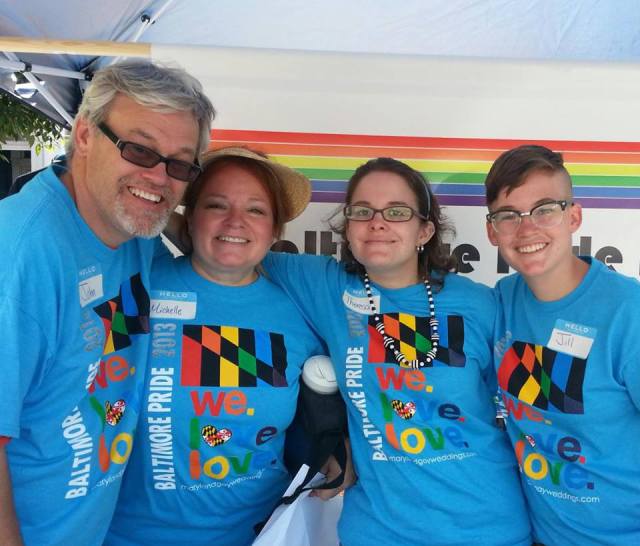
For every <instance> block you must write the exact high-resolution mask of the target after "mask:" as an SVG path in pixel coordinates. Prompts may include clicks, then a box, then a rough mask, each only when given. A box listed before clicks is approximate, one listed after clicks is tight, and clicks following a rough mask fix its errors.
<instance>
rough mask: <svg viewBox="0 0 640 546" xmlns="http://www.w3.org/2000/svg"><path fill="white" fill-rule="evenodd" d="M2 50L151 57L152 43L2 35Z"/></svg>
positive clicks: (0, 46) (0, 45)
mask: <svg viewBox="0 0 640 546" xmlns="http://www.w3.org/2000/svg"><path fill="white" fill-rule="evenodd" d="M0 51H5V52H9V51H13V52H21V53H61V54H65V55H87V56H92V57H103V56H107V57H119V56H122V57H151V44H144V43H142V44H138V43H135V44H134V43H130V42H108V41H93V42H88V41H81V40H39V39H36V38H22V37H16V36H0Z"/></svg>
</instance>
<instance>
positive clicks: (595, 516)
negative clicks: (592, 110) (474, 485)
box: [486, 145, 640, 546]
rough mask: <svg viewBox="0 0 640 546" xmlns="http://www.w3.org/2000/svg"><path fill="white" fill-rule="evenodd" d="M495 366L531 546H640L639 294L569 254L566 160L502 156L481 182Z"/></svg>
mask: <svg viewBox="0 0 640 546" xmlns="http://www.w3.org/2000/svg"><path fill="white" fill-rule="evenodd" d="M486 196H487V206H488V207H489V211H490V212H489V214H488V215H487V233H488V236H489V240H490V241H491V243H492V244H494V245H495V246H497V247H498V249H499V251H500V254H501V255H502V257H503V258H504V259H505V260H506V261H507V263H508V264H509V265H510V266H511V267H513V268H514V269H515V270H516V271H517V273H516V274H514V275H510V276H508V277H506V278H504V279H501V280H500V281H499V282H498V283H497V285H496V288H495V290H496V292H497V294H498V296H499V299H500V302H501V308H502V313H501V316H500V320H499V321H498V328H497V330H496V343H495V351H494V353H495V365H496V368H497V375H498V383H499V388H500V391H501V397H502V399H503V402H504V405H505V408H506V410H507V411H508V415H509V416H508V419H507V429H508V432H509V436H510V437H511V441H512V443H513V447H514V450H515V453H516V457H517V459H518V463H519V466H520V470H521V478H522V484H523V488H524V491H525V494H526V496H527V501H528V506H529V510H530V512H531V519H532V525H533V532H534V537H535V539H536V541H538V542H539V543H541V544H545V545H546V546H556V545H557V546H559V545H562V546H564V545H569V544H571V545H580V546H596V545H598V546H601V545H620V546H622V545H628V544H640V341H638V336H637V335H635V334H636V330H637V329H638V328H639V327H640V325H639V323H638V320H639V319H638V309H640V283H638V281H637V280H635V279H631V278H629V277H625V276H624V275H621V274H619V273H616V272H615V271H613V270H612V269H609V268H607V267H606V266H605V265H604V264H603V263H601V262H599V261H598V260H595V259H593V258H591V257H578V256H575V255H574V254H573V252H572V244H571V236H572V234H573V233H575V232H576V231H577V230H578V228H579V227H580V225H581V223H582V208H581V206H580V205H579V204H578V203H575V202H574V200H573V192H572V183H571V177H570V176H569V173H568V172H567V170H566V168H565V166H564V161H563V157H562V155H561V154H559V153H555V152H553V151H551V150H549V149H548V148H545V147H543V146H534V145H527V146H520V147H518V148H514V149H512V150H509V151H507V152H504V153H503V154H502V155H501V156H500V157H499V158H498V159H497V160H496V161H495V163H494V164H493V166H492V167H491V170H490V171H489V174H488V176H487V179H486Z"/></svg>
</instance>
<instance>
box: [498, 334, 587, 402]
mask: <svg viewBox="0 0 640 546" xmlns="http://www.w3.org/2000/svg"><path fill="white" fill-rule="evenodd" d="M586 366H587V361H586V360H585V359H582V358H578V357H574V356H571V355H568V354H565V353H559V352H557V351H554V350H552V349H548V348H547V347H543V346H542V345H533V344H531V343H525V342H524V341H515V342H514V343H513V345H512V346H511V347H510V348H509V350H508V351H507V352H506V353H505V354H504V357H503V358H502V362H501V363H500V367H499V368H498V384H499V385H500V388H501V389H502V390H503V391H504V392H508V393H509V394H511V395H512V396H515V397H516V398H518V399H519V400H522V401H523V402H526V403H527V404H529V405H531V406H534V407H536V408H539V409H542V410H546V411H554V412H558V413H584V406H583V402H582V384H583V381H584V373H585V369H586Z"/></svg>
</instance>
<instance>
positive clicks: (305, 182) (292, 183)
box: [200, 146, 311, 222]
mask: <svg viewBox="0 0 640 546" xmlns="http://www.w3.org/2000/svg"><path fill="white" fill-rule="evenodd" d="M229 157H244V158H247V159H253V160H254V161H257V162H259V163H262V164H263V165H265V166H266V167H267V168H268V169H269V170H270V171H271V172H272V173H273V174H274V175H275V178H276V180H277V181H278V184H279V185H280V193H279V195H278V197H280V198H282V199H283V200H284V204H285V207H284V208H285V210H286V216H285V218H284V221H285V222H289V221H291V220H293V219H294V218H296V217H297V216H299V215H300V214H301V213H302V211H303V210H304V209H305V208H306V206H307V204H308V203H309V200H310V199H311V182H309V179H308V178H307V177H306V176H305V175H303V174H302V173H299V172H298V171H295V170H293V169H292V168H290V167H287V166H286V165H283V164H282V163H276V162H275V161H272V160H271V159H269V158H267V157H265V156H262V155H260V154H257V153H255V152H253V151H251V150H248V149H247V148H241V147H238V146H229V147H227V148H220V149H219V150H210V151H208V152H205V153H204V154H203V155H202V156H201V157H200V166H201V167H202V170H203V171H205V170H206V169H207V167H209V166H210V165H211V164H212V163H214V162H215V161H219V160H221V159H225V158H229Z"/></svg>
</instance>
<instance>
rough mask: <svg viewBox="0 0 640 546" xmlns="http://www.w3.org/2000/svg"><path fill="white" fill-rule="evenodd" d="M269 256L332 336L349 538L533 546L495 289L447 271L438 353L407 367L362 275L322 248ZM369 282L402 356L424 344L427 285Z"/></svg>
mask: <svg viewBox="0 0 640 546" xmlns="http://www.w3.org/2000/svg"><path fill="white" fill-rule="evenodd" d="M264 265H265V267H266V270H267V272H268V273H269V274H270V275H271V276H272V277H273V278H274V280H276V282H278V283H279V284H281V285H282V286H283V287H284V288H285V290H286V291H287V292H288V293H289V294H291V296H292V298H293V299H294V301H296V303H297V304H298V305H299V306H300V308H301V309H302V311H303V313H304V314H305V316H306V317H307V318H308V319H309V320H310V321H312V322H313V324H314V325H315V327H316V328H317V330H318V332H319V334H320V336H321V337H323V338H324V340H325V341H326V343H327V345H328V346H329V352H330V354H331V359H332V361H333V364H334V366H335V369H336V375H337V378H338V385H339V388H340V392H341V393H342V396H343V397H344V399H345V400H346V401H347V412H348V420H349V436H350V439H351V446H352V451H353V462H354V466H355V470H356V473H357V475H358V481H357V482H356V484H355V485H354V486H353V487H351V488H350V489H348V490H347V491H346V493H345V498H344V507H343V511H342V516H341V519H340V523H339V528H338V531H339V536H340V541H341V542H342V544H344V545H345V546H355V545H362V546H370V545H371V544H446V545H459V546H469V545H471V544H483V545H493V546H498V545H502V546H517V545H523V546H524V545H527V546H529V545H530V543H531V538H530V526H529V520H528V517H527V514H526V512H525V506H524V498H523V495H522V492H521V489H520V485H519V483H518V475H517V466H516V462H515V459H514V457H513V453H512V452H511V450H510V447H509V442H508V438H507V437H506V434H505V433H504V432H503V431H501V430H499V429H498V428H497V427H496V426H495V415H496V411H495V405H494V402H493V398H492V392H493V389H494V388H495V379H494V377H495V374H494V372H493V367H492V359H491V340H492V336H493V328H494V321H495V315H496V304H495V300H494V297H493V295H492V293H491V291H490V290H489V289H488V288H487V287H485V286H482V285H479V284H476V283H473V282H472V281H470V280H468V279H466V278H463V277H458V276H457V275H447V276H446V277H445V282H444V287H443V288H442V290H441V291H439V292H437V293H435V294H434V297H435V307H436V316H437V318H438V320H439V323H440V328H439V330H440V348H439V349H438V353H437V359H436V361H434V363H433V366H431V367H425V368H423V369H421V370H409V369H405V368H401V367H400V366H398V365H397V364H396V363H395V359H394V357H393V355H391V354H390V353H389V352H388V351H386V350H385V349H384V347H383V345H382V338H381V336H380V334H379V333H378V332H377V331H376V330H375V328H374V326H373V320H372V319H373V316H372V315H371V310H370V306H369V300H368V298H367V296H366V293H365V290H364V285H363V283H362V280H361V279H360V278H359V277H358V276H356V275H353V274H349V273H347V272H346V271H345V270H344V268H343V267H342V266H341V265H340V264H338V263H337V262H336V261H335V260H333V259H329V258H325V257H319V256H308V255H304V256H297V255H289V254H269V255H268V256H267V258H266V260H265V262H264ZM372 290H373V295H374V298H376V308H377V309H378V310H379V311H380V312H381V313H382V314H383V315H384V316H383V320H384V322H385V329H386V331H387V333H389V334H391V335H392V336H393V337H394V338H396V339H399V340H400V348H401V350H402V352H403V353H404V354H405V356H407V358H409V359H413V358H415V357H416V355H418V356H420V354H419V353H425V352H426V351H428V350H429V348H430V343H429V341H428V340H429V329H428V316H429V311H428V308H427V297H426V292H425V288H424V285H423V284H422V283H420V284H417V285H413V286H409V287H406V288H401V289H385V288H382V287H381V286H378V285H376V284H372ZM422 359H423V360H424V357H422Z"/></svg>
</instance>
